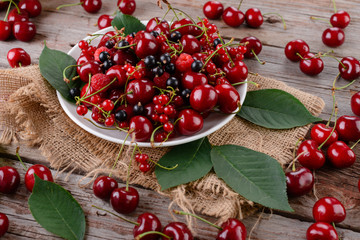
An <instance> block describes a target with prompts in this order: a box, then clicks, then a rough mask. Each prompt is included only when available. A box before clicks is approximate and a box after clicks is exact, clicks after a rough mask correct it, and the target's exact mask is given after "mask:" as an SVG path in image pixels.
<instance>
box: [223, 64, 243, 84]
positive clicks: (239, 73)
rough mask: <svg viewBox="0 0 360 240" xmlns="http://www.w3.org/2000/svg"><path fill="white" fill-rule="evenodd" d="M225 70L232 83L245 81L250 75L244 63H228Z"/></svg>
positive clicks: (224, 67)
mask: <svg viewBox="0 0 360 240" xmlns="http://www.w3.org/2000/svg"><path fill="white" fill-rule="evenodd" d="M223 70H224V72H225V73H226V78H227V79H228V80H229V82H230V83H239V82H243V81H245V80H246V78H247V76H248V73H249V71H248V68H247V66H246V64H245V63H244V62H242V61H235V62H234V65H232V63H231V62H228V63H226V64H225V65H224V66H223Z"/></svg>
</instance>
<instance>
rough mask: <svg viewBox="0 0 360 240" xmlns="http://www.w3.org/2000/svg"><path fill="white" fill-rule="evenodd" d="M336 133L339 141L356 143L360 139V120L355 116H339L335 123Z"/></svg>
mask: <svg viewBox="0 0 360 240" xmlns="http://www.w3.org/2000/svg"><path fill="white" fill-rule="evenodd" d="M336 131H337V132H338V134H339V139H341V140H343V141H353V142H356V141H357V140H359V139H360V118H359V117H356V116H347V115H344V116H341V117H339V118H338V120H337V121H336Z"/></svg>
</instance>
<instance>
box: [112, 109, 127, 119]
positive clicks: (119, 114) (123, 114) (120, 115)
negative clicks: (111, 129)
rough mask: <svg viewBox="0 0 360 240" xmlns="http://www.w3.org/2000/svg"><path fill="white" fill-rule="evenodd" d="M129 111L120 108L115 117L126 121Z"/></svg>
mask: <svg viewBox="0 0 360 240" xmlns="http://www.w3.org/2000/svg"><path fill="white" fill-rule="evenodd" d="M126 118H127V113H126V112H125V111H124V110H120V111H118V112H117V113H115V119H116V120H117V121H119V122H123V121H126Z"/></svg>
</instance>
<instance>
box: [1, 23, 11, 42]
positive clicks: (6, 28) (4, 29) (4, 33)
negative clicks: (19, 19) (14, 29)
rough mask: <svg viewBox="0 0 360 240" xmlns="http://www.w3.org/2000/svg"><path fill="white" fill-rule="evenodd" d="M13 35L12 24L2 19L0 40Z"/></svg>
mask: <svg viewBox="0 0 360 240" xmlns="http://www.w3.org/2000/svg"><path fill="white" fill-rule="evenodd" d="M10 35H11V24H10V23H9V22H5V21H3V20H0V41H5V40H7V39H8V38H9V37H10Z"/></svg>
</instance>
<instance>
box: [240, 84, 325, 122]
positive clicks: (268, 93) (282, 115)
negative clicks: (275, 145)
mask: <svg viewBox="0 0 360 240" xmlns="http://www.w3.org/2000/svg"><path fill="white" fill-rule="evenodd" d="M237 115H238V116H240V117H242V118H244V119H246V120H248V121H250V122H252V123H254V124H256V125H259V126H262V127H265V128H270V129H289V128H293V127H299V126H304V125H307V124H309V123H312V122H318V121H321V120H322V119H321V118H317V117H314V116H313V115H311V113H310V112H309V111H308V110H307V109H306V107H305V106H304V105H303V104H302V103H301V102H300V101H299V100H298V99H297V98H295V97H294V96H293V95H291V94H289V93H287V92H285V91H282V90H279V89H263V90H257V91H251V92H248V93H247V94H246V98H245V101H244V104H243V105H242V107H241V111H240V112H239V113H237Z"/></svg>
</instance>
